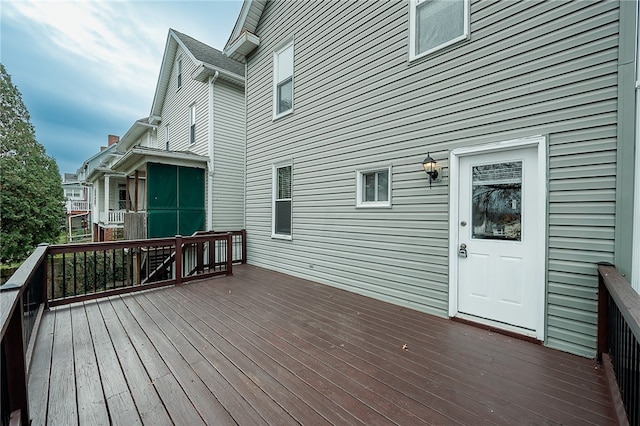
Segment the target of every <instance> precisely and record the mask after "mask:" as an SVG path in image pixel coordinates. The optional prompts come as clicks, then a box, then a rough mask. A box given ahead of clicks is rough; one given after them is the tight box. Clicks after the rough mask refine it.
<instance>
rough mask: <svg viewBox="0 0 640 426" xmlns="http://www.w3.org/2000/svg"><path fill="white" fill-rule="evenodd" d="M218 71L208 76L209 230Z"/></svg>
mask: <svg viewBox="0 0 640 426" xmlns="http://www.w3.org/2000/svg"><path fill="white" fill-rule="evenodd" d="M218 75H219V73H218V71H216V72H215V73H214V74H213V75H212V76H210V77H209V160H208V161H207V169H208V174H209V176H208V179H207V195H208V196H207V228H208V229H209V231H212V230H213V172H214V169H213V159H214V154H215V152H214V149H213V148H214V143H215V137H214V132H215V125H214V119H215V114H214V111H213V108H214V102H213V95H214V90H213V84H214V82H215V81H216V79H217V78H218Z"/></svg>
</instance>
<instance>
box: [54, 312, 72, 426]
mask: <svg viewBox="0 0 640 426" xmlns="http://www.w3.org/2000/svg"><path fill="white" fill-rule="evenodd" d="M73 349H74V348H73V335H72V333H71V312H70V311H69V309H63V310H60V311H56V312H55V325H54V339H53V353H52V355H51V358H52V359H55V360H56V361H55V364H54V365H52V368H51V378H50V381H49V404H48V413H47V422H48V423H49V424H52V425H69V426H71V425H77V424H78V404H77V402H76V384H75V378H74V375H73V373H74V365H73V364H74V363H73Z"/></svg>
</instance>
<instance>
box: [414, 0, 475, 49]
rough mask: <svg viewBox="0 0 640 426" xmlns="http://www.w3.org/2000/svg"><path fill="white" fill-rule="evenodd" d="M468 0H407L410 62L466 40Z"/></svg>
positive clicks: (467, 32)
mask: <svg viewBox="0 0 640 426" xmlns="http://www.w3.org/2000/svg"><path fill="white" fill-rule="evenodd" d="M469 1H470V0H410V2H409V59H410V60H413V59H417V58H420V57H422V56H425V55H428V54H429V53H432V52H435V51H436V50H439V49H442V48H444V47H447V46H449V45H451V44H453V43H456V42H458V41H460V40H464V39H466V38H468V37H469Z"/></svg>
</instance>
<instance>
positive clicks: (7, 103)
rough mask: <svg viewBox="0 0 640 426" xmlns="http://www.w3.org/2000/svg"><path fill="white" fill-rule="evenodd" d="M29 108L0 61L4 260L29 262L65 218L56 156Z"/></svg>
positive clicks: (0, 257)
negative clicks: (41, 137)
mask: <svg viewBox="0 0 640 426" xmlns="http://www.w3.org/2000/svg"><path fill="white" fill-rule="evenodd" d="M30 120H31V119H30V116H29V112H28V111H27V108H26V107H25V105H24V103H23V102H22V95H21V94H20V92H19V91H18V89H17V88H16V87H15V86H14V85H13V83H12V82H11V76H9V74H8V73H7V71H6V70H5V68H4V65H2V64H0V262H2V263H6V262H15V261H23V260H24V259H26V258H27V256H28V254H29V253H30V252H31V251H32V250H33V249H34V248H35V246H37V245H38V244H40V243H43V242H48V243H52V242H55V241H56V240H57V238H58V235H59V234H60V227H61V225H62V224H63V223H64V210H63V201H64V197H63V190H62V181H61V178H60V171H59V169H58V165H57V164H56V162H55V160H54V159H53V158H51V157H49V156H47V155H46V152H45V149H44V147H43V146H42V145H41V144H39V143H38V142H37V141H36V138H35V130H34V128H33V126H32V125H31V121H30Z"/></svg>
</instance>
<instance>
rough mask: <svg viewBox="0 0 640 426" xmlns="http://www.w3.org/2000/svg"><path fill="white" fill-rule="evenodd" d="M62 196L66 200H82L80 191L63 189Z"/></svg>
mask: <svg viewBox="0 0 640 426" xmlns="http://www.w3.org/2000/svg"><path fill="white" fill-rule="evenodd" d="M64 196H65V197H66V198H67V199H80V198H82V190H81V189H65V190H64Z"/></svg>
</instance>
